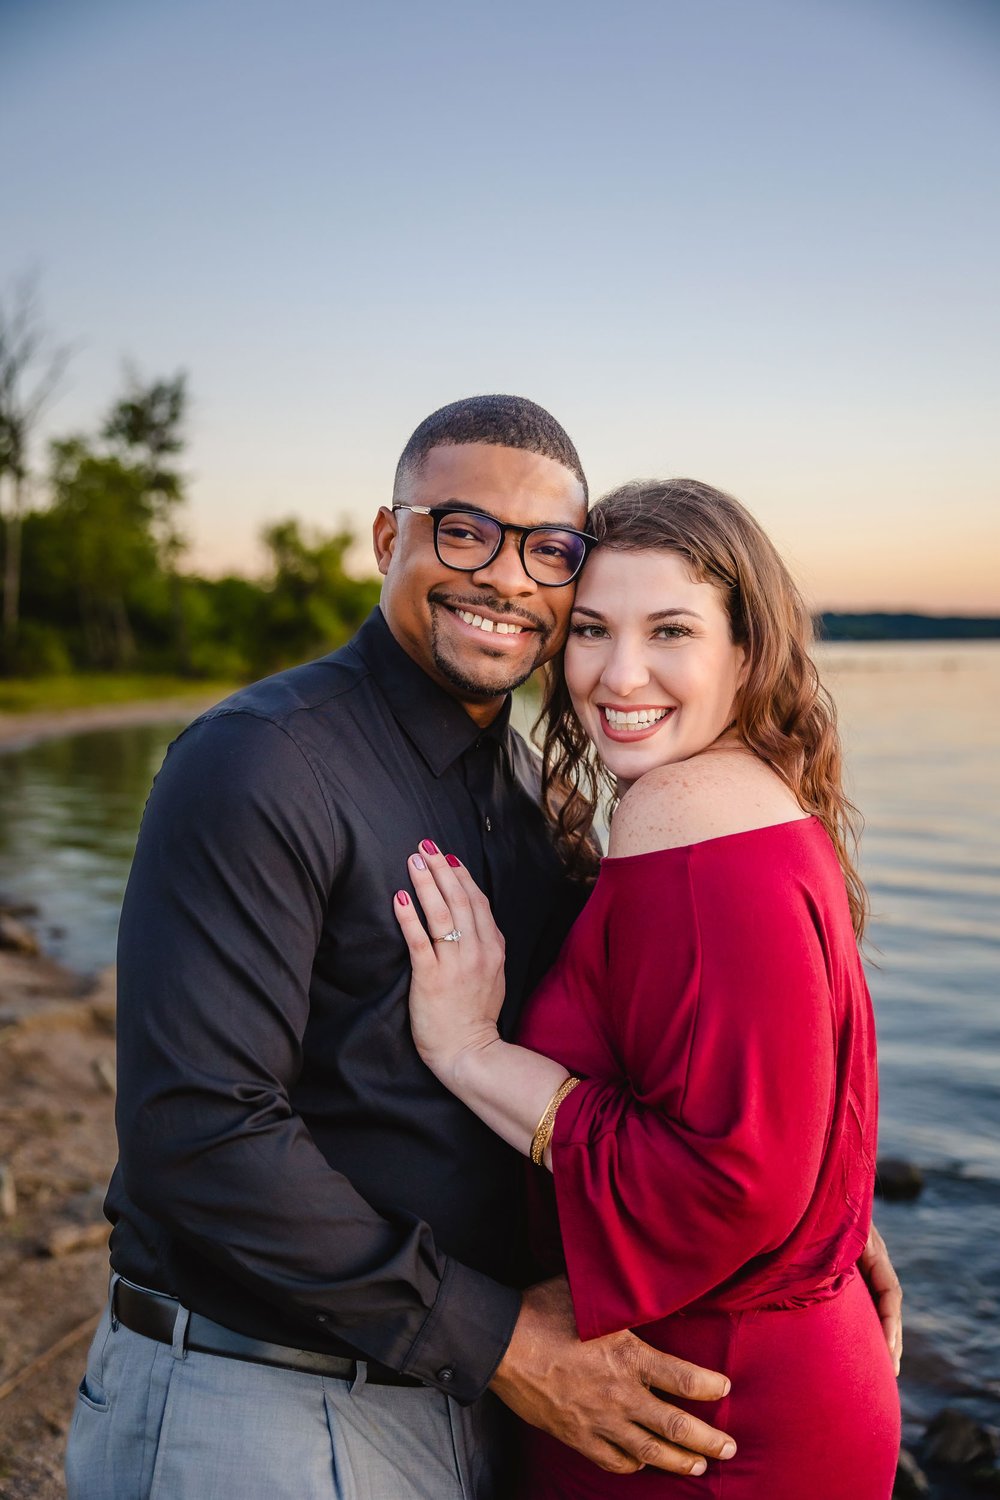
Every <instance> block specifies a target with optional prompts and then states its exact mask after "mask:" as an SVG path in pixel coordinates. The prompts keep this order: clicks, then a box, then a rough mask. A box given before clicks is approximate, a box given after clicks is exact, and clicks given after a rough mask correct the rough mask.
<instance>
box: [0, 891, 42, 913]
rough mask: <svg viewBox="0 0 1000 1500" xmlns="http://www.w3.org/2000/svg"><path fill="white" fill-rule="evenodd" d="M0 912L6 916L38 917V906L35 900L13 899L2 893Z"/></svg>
mask: <svg viewBox="0 0 1000 1500" xmlns="http://www.w3.org/2000/svg"><path fill="white" fill-rule="evenodd" d="M0 912H2V913H3V915H4V916H5V917H37V916H38V914H39V913H38V907H37V906H36V905H35V903H34V902H33V901H12V900H9V899H8V898H7V897H6V896H3V895H0Z"/></svg>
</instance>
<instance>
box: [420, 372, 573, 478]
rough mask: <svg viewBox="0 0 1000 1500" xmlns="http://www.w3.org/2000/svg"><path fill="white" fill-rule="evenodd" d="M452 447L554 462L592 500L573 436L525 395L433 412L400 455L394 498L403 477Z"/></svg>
mask: <svg viewBox="0 0 1000 1500" xmlns="http://www.w3.org/2000/svg"><path fill="white" fill-rule="evenodd" d="M452 443H492V444H494V445H496V446H497V447H500V448H523V449H524V450H525V451H526V452H528V453H540V454H542V456H543V457H544V458H554V459H555V461H556V463H557V464H562V465H563V466H564V467H565V468H567V469H569V471H570V472H571V473H572V474H575V475H576V477H577V479H579V481H580V483H581V484H582V485H583V495H584V499H586V498H587V493H588V492H587V479H586V476H585V474H584V472H583V465H582V464H581V463H580V456H579V454H578V453H577V451H576V449H575V447H574V446H573V444H572V442H571V441H570V438H569V434H568V433H567V432H566V431H565V429H564V428H562V427H560V425H559V423H558V422H557V421H556V419H555V417H553V416H552V415H551V414H550V413H549V412H547V411H546V410H545V408H544V407H543V406H537V405H536V404H535V402H534V401H528V400H527V399H526V398H525V397H524V396H467V397H466V398H465V400H464V401H452V402H451V403H450V404H449V405H448V406H442V407H441V408H440V409H439V410H438V411H434V412H431V414H430V416H429V417H425V418H424V420H423V421H422V422H421V424H420V426H419V427H418V428H417V430H416V431H415V432H414V434H413V436H412V437H411V438H410V440H409V442H408V443H407V445H406V447H405V448H404V449H403V451H402V453H401V454H400V458H399V463H398V464H397V465H396V478H395V480H394V482H393V498H395V496H396V494H397V492H398V491H399V488H400V485H401V483H402V480H403V478H404V477H405V476H406V475H407V474H412V473H414V472H415V471H416V470H418V469H419V468H420V466H421V464H422V463H423V461H424V459H425V458H426V457H427V455H428V453H429V452H430V451H431V449H432V448H440V447H443V446H445V445H446V444H452Z"/></svg>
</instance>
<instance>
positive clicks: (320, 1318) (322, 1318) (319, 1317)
mask: <svg viewBox="0 0 1000 1500" xmlns="http://www.w3.org/2000/svg"><path fill="white" fill-rule="evenodd" d="M329 1321H330V1314H329V1313H317V1314H316V1322H317V1323H329Z"/></svg>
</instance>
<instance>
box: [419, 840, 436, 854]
mask: <svg viewBox="0 0 1000 1500" xmlns="http://www.w3.org/2000/svg"><path fill="white" fill-rule="evenodd" d="M420 847H421V849H422V850H423V851H424V853H425V854H440V852H441V851H440V849H439V848H438V846H437V844H435V842H434V840H433V839H421V841H420Z"/></svg>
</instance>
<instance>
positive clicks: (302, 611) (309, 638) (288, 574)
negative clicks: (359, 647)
mask: <svg viewBox="0 0 1000 1500" xmlns="http://www.w3.org/2000/svg"><path fill="white" fill-rule="evenodd" d="M263 539H264V543H265V545H266V546H267V549H268V551H269V552H270V554H271V565H272V583H271V586H270V588H269V589H268V590H267V593H266V595H265V597H264V600H263V608H262V611H261V616H260V624H261V626H262V630H261V633H260V635H259V637H258V642H257V654H256V661H255V666H257V667H258V668H260V669H261V670H264V671H273V670H276V669H277V668H278V667H281V666H285V665H287V664H288V663H289V662H293V661H304V660H306V659H307V658H308V657H311V656H315V655H317V654H318V653H323V652H326V651H331V650H333V648H334V647H336V646H339V645H342V644H343V642H344V641H345V640H347V639H348V637H349V636H351V635H352V634H353V633H354V631H355V630H356V629H357V627H358V626H359V625H360V624H361V621H362V620H363V619H364V618H365V616H366V615H367V614H368V613H369V611H370V610H371V609H372V607H373V605H374V604H375V603H376V602H377V600H378V583H377V582H376V581H375V580H373V579H368V578H365V579H358V578H352V577H351V575H350V574H349V573H348V572H347V571H346V569H345V567H344V556H345V554H346V553H347V551H348V550H349V548H350V547H351V546H352V545H353V542H354V537H353V535H352V534H351V532H349V531H343V530H342V531H338V532H335V533H334V534H333V535H332V536H322V535H320V534H319V533H317V532H311V533H309V534H303V532H302V530H301V528H300V526H299V524H298V522H297V521H294V520H286V521H280V522H278V523H277V524H276V525H274V526H270V527H269V528H268V529H267V530H266V531H265V532H264V538H263Z"/></svg>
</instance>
